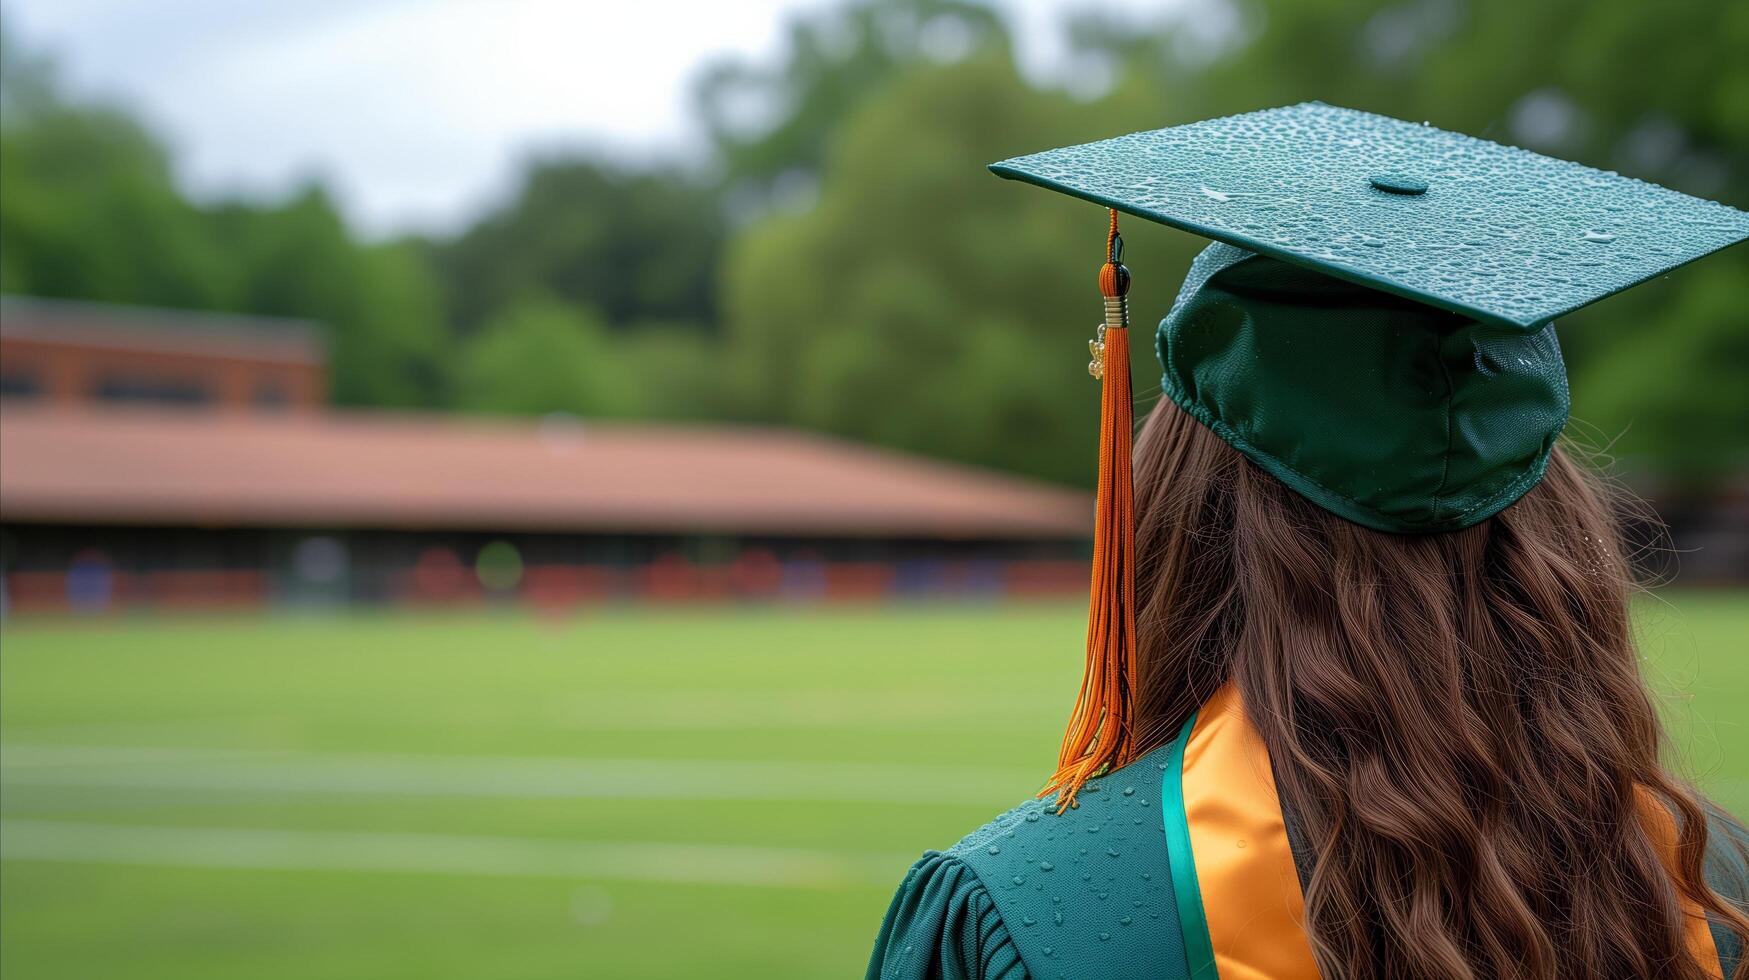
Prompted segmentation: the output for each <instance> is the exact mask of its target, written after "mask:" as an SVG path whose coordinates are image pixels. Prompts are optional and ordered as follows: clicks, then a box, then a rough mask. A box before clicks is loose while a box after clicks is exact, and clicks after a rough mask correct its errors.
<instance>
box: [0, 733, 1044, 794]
mask: <svg viewBox="0 0 1749 980" xmlns="http://www.w3.org/2000/svg"><path fill="white" fill-rule="evenodd" d="M154 753H156V754H154ZM1042 771H1043V770H1042V769H1041V770H1040V771H1038V772H1033V771H1027V770H1019V769H993V768H978V767H969V766H950V765H882V764H873V763H849V762H846V763H832V762H790V761H748V760H707V759H588V758H583V759H568V758H551V757H539V756H425V755H399V754H386V753H310V754H286V753H271V752H263V753H259V754H256V755H252V756H251V755H243V756H236V755H233V754H230V753H227V752H225V751H224V750H211V751H203V750H201V749H196V748H186V749H171V748H161V749H152V750H142V749H130V748H125V747H123V748H120V749H118V750H117V755H116V756H114V757H112V758H108V759H105V758H104V757H103V756H102V755H101V753H100V750H98V749H96V748H81V747H75V746H45V745H8V746H6V748H5V750H4V751H3V752H0V786H3V787H5V788H7V789H29V788H48V789H52V788H69V789H92V790H113V791H154V790H165V791H175V792H190V791H195V792H209V793H225V794H297V793H308V794H340V795H362V796H450V797H491V798H514V799H645V800H753V801H828V802H849V803H885V804H895V805H940V804H948V805H975V806H984V807H1002V806H1008V805H1011V804H1013V803H1014V802H1015V801H1017V800H1019V799H1022V798H1024V797H1025V796H1027V795H1028V794H1030V793H1031V792H1033V791H1035V790H1036V789H1037V787H1038V785H1039V782H1040V779H1041V778H1042V777H1041V773H1042Z"/></svg>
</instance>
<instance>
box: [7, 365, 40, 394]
mask: <svg viewBox="0 0 1749 980" xmlns="http://www.w3.org/2000/svg"><path fill="white" fill-rule="evenodd" d="M42 393H43V379H42V376H41V375H39V374H37V373H36V372H35V371H21V370H17V369H13V370H10V371H0V398H38V397H41V395H42Z"/></svg>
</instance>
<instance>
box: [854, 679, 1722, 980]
mask: <svg viewBox="0 0 1749 980" xmlns="http://www.w3.org/2000/svg"><path fill="white" fill-rule="evenodd" d="M1211 704H1212V702H1211ZM1203 714H1204V715H1205V716H1206V715H1207V714H1208V708H1207V707H1206V706H1205V709H1204V712H1203ZM1195 724H1196V719H1194V718H1193V719H1192V720H1191V723H1189V724H1186V726H1185V730H1184V732H1182V733H1180V736H1179V738H1178V739H1177V740H1176V741H1175V742H1174V743H1173V744H1171V745H1167V746H1163V747H1161V748H1159V749H1156V750H1154V751H1153V752H1150V753H1148V754H1147V755H1145V756H1143V757H1142V758H1141V759H1139V760H1137V761H1136V762H1134V763H1132V764H1131V765H1129V766H1126V767H1124V768H1123V769H1120V770H1118V771H1116V772H1113V773H1111V774H1109V775H1106V776H1104V777H1102V778H1100V779H1096V780H1093V781H1090V782H1089V783H1088V784H1087V785H1086V786H1085V787H1084V788H1083V789H1082V791H1081V794H1080V797H1079V799H1080V806H1079V807H1077V808H1075V809H1072V810H1067V811H1065V812H1063V813H1061V814H1058V813H1056V812H1055V806H1054V804H1053V802H1052V801H1051V800H1050V799H1043V800H1028V801H1027V802H1025V803H1022V804H1020V805H1019V806H1017V807H1015V808H1014V809H1012V810H1009V811H1008V812H1007V813H1004V814H1002V815H1001V816H999V817H997V818H996V819H995V820H993V821H991V822H990V823H988V824H986V825H985V826H984V827H982V828H980V829H979V830H977V831H975V832H974V833H972V834H970V835H968V836H967V837H965V838H964V839H963V840H961V841H960V842H959V843H957V844H955V845H954V846H953V847H951V848H949V849H948V850H947V851H945V852H933V851H932V852H930V853H928V854H925V855H924V856H923V858H922V859H921V860H919V861H918V862H917V863H916V864H915V865H913V866H912V868H911V870H910V872H909V873H908V874H907V875H906V876H905V879H904V881H903V883H902V884H901V885H900V886H899V889H898V892H897V894H896V895H895V896H894V897H893V901H892V904H891V906H890V907H889V908H888V910H887V914H886V918H885V920H884V921H883V922H882V923H881V930H880V935H879V937H878V938H877V939H876V941H875V947H874V953H873V956H872V958H871V959H870V961H869V966H868V973H867V980H1131V978H1134V980H1144V978H1145V980H1191V978H1195V980H1216V978H1218V980H1252V978H1271V980H1273V978H1276V977H1286V976H1308V975H1309V976H1315V975H1316V973H1315V968H1314V967H1312V966H1311V964H1310V958H1309V952H1306V951H1305V949H1304V947H1303V944H1304V937H1303V934H1300V935H1298V936H1297V937H1293V939H1292V941H1291V942H1290V941H1284V937H1283V935H1282V934H1281V933H1280V932H1279V931H1277V932H1275V933H1274V934H1273V935H1272V934H1271V932H1270V929H1271V926H1270V925H1269V920H1270V915H1271V914H1272V911H1278V910H1272V909H1271V906H1276V905H1283V906H1284V907H1286V908H1287V910H1288V913H1289V914H1292V913H1295V912H1297V911H1298V909H1299V906H1298V904H1297V903H1298V901H1299V888H1300V887H1302V884H1303V881H1304V878H1305V876H1306V875H1307V874H1308V873H1309V871H1310V864H1311V857H1310V854H1309V852H1308V851H1307V849H1306V847H1305V846H1304V842H1303V839H1302V838H1301V837H1300V836H1299V834H1298V830H1297V827H1296V826H1295V825H1294V821H1293V819H1292V817H1291V815H1283V816H1281V817H1280V827H1281V829H1282V830H1283V831H1284V832H1285V835H1284V836H1283V837H1282V838H1280V839H1279V840H1277V841H1276V843H1275V844H1274V845H1273V846H1274V847H1275V848H1276V852H1277V853H1276V856H1271V846H1272V845H1271V844H1270V842H1269V841H1268V840H1266V839H1264V838H1265V836H1266V835H1265V834H1264V833H1263V832H1261V831H1257V830H1256V828H1254V827H1253V828H1251V829H1250V830H1249V831H1248V832H1247V836H1248V837H1249V838H1250V840H1249V843H1250V844H1251V845H1252V846H1251V848H1250V850H1249V851H1247V850H1245V848H1246V846H1247V841H1245V840H1240V841H1238V842H1236V846H1233V845H1234V844H1235V842H1234V841H1233V840H1232V839H1231V838H1230V837H1229V838H1221V839H1220V840H1219V841H1217V843H1218V844H1220V845H1225V847H1224V848H1223V849H1221V850H1215V851H1212V850H1211V848H1210V846H1209V844H1208V843H1207V842H1206V841H1197V840H1194V839H1193V837H1194V834H1190V833H1187V824H1194V823H1195V822H1196V821H1197V820H1198V819H1204V820H1205V821H1219V820H1221V819H1225V817H1224V816H1223V815H1222V814H1219V813H1216V814H1213V815H1212V816H1211V815H1210V811H1209V810H1208V806H1209V802H1208V801H1209V799H1211V798H1216V797H1218V798H1219V799H1216V804H1217V805H1224V803H1225V802H1226V795H1227V787H1226V786H1225V785H1223V786H1221V787H1219V791H1218V792H1216V793H1214V794H1212V796H1210V795H1209V794H1204V797H1203V798H1199V797H1198V792H1199V791H1198V790H1197V789H1196V788H1195V785H1194V784H1195V781H1196V779H1197V776H1196V771H1195V770H1196V767H1197V765H1198V763H1199V759H1200V760H1201V765H1202V766H1203V768H1204V769H1211V768H1214V767H1216V766H1217V765H1224V766H1225V768H1227V769H1228V770H1231V769H1233V768H1235V767H1234V766H1232V765H1231V758H1230V757H1229V758H1228V759H1225V760H1223V759H1222V758H1220V757H1219V756H1217V755H1213V754H1211V753H1209V752H1207V751H1206V750H1205V751H1203V752H1201V753H1200V754H1199V752H1198V749H1197V747H1196V745H1195V743H1193V742H1190V737H1191V732H1192V730H1193V727H1194V726H1195ZM1247 727H1248V726H1247ZM1235 737H1236V736H1235ZM1253 737H1254V736H1253ZM1187 743H1190V751H1189V753H1188V756H1189V762H1188V763H1187V762H1186V758H1187V752H1186V746H1187ZM1187 765H1188V767H1189V774H1188V776H1187ZM1229 776H1230V773H1229V774H1221V775H1220V777H1219V778H1220V779H1223V780H1226V779H1228V778H1229ZM1267 779H1268V781H1269V785H1270V794H1271V796H1270V798H1271V799H1272V800H1273V776H1268V777H1267ZM1187 811H1188V812H1189V813H1190V816H1189V818H1188V819H1187V816H1186V814H1187ZM1276 812H1277V813H1278V814H1279V813H1280V810H1279V804H1277V810H1276ZM1199 815H1200V816H1199ZM1741 835H1742V830H1741V828H1740V826H1739V825H1737V824H1736V823H1735V822H1734V821H1732V820H1730V819H1728V818H1726V817H1724V816H1723V815H1722V814H1721V815H1719V816H1718V818H1717V819H1715V820H1713V821H1712V837H1711V840H1712V842H1713V846H1712V847H1711V848H1710V850H1709V858H1708V862H1707V871H1708V879H1709V881H1710V882H1711V883H1712V886H1713V888H1714V889H1715V890H1717V891H1718V892H1719V893H1720V894H1722V895H1725V896H1726V897H1727V898H1729V899H1731V900H1732V901H1735V902H1738V903H1739V904H1742V905H1744V906H1745V908H1749V869H1746V868H1745V866H1744V864H1743V862H1742V861H1741V859H1740V857H1739V856H1738V852H1737V850H1736V849H1735V848H1734V847H1732V846H1731V845H1730V840H1731V838H1733V837H1736V838H1737V839H1739V840H1741V839H1742V837H1741ZM1290 851H1291V854H1290V853H1289V852H1290ZM1253 855H1255V857H1253ZM1284 856H1285V857H1284ZM1274 860H1284V861H1285V862H1286V863H1287V865H1288V868H1289V870H1288V872H1287V874H1288V876H1289V878H1291V879H1292V880H1291V882H1290V883H1289V884H1288V885H1287V886H1286V887H1287V888H1288V889H1290V890H1291V891H1292V894H1291V895H1288V896H1286V901H1285V902H1284V901H1282V897H1281V896H1278V895H1270V894H1267V893H1268V892H1270V891H1272V890H1274V887H1273V885H1272V884H1271V883H1272V882H1275V881H1276V880H1277V879H1276V878H1273V877H1269V876H1268V875H1265V876H1264V877H1261V878H1260V877H1258V876H1257V871H1258V868H1257V865H1258V864H1259V863H1261V862H1269V861H1274ZM1247 876H1249V877H1247ZM1237 880H1243V888H1250V889H1252V890H1253V891H1254V892H1256V893H1257V894H1258V897H1259V901H1257V902H1256V903H1255V910H1253V909H1252V908H1243V907H1236V906H1235V905H1234V898H1235V895H1234V894H1231V892H1232V889H1231V888H1228V891H1229V894H1228V895H1226V896H1222V895H1220V894H1219V892H1220V891H1221V889H1222V887H1223V885H1231V884H1232V883H1233V882H1234V881H1237ZM1259 882H1261V883H1262V885H1261V887H1260V886H1259V884H1258V883H1259ZM1244 894H1245V893H1244V891H1243V890H1241V891H1240V892H1239V893H1238V895H1237V897H1238V898H1239V899H1240V900H1241V901H1243V898H1244ZM1222 903H1224V906H1223V904H1222ZM1223 908H1224V909H1225V911H1223ZM1236 908H1237V913H1238V914H1237V915H1235V914H1233V913H1234V912H1235V909H1236ZM1223 917H1224V918H1225V919H1226V920H1227V921H1226V922H1225V923H1224V924H1223V923H1221V922H1219V921H1217V920H1219V919H1221V918H1223ZM1276 918H1277V919H1278V920H1279V919H1280V918H1281V915H1280V914H1276ZM1710 926H1711V927H1710V929H1708V930H1703V933H1706V935H1704V936H1703V938H1704V940H1705V944H1704V946H1703V945H1698V944H1697V943H1696V942H1694V941H1692V940H1693V937H1692V936H1691V948H1695V949H1697V950H1698V949H1702V948H1705V947H1709V946H1710V947H1711V948H1708V949H1706V955H1707V957H1708V959H1711V958H1712V957H1714V956H1716V958H1717V960H1718V963H1719V968H1720V970H1721V975H1722V976H1725V977H1729V976H1730V975H1731V971H1732V970H1733V969H1735V967H1736V963H1737V959H1738V956H1739V955H1740V953H1741V951H1740V950H1739V949H1738V948H1737V944H1736V941H1735V939H1734V937H1733V936H1731V934H1729V933H1728V932H1726V931H1725V930H1724V929H1723V928H1722V927H1720V926H1719V925H1718V924H1717V923H1712V924H1710ZM1293 928H1295V929H1297V928H1298V924H1297V921H1296V922H1295V924H1294V926H1293ZM1296 946H1298V947H1300V948H1297V949H1296V948H1292V947H1296ZM1697 955H1700V954H1699V953H1697ZM1308 970H1310V971H1311V972H1310V973H1308V972H1306V971H1308Z"/></svg>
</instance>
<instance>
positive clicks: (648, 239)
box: [433, 159, 725, 332]
mask: <svg viewBox="0 0 1749 980" xmlns="http://www.w3.org/2000/svg"><path fill="white" fill-rule="evenodd" d="M724 235H725V229H724V220H723V212H722V208H721V206H720V203H719V201H718V198H717V197H716V195H715V194H714V193H713V192H712V190H711V189H710V188H709V187H707V186H706V185H704V184H703V183H701V182H700V181H699V180H697V179H695V178H692V177H690V176H688V175H686V174H684V173H682V172H680V171H677V170H671V169H652V170H644V171H638V170H630V169H625V168H622V167H617V166H613V165H610V164H607V163H603V162H600V161H596V160H589V159H547V160H541V161H537V162H535V163H533V164H531V165H530V166H529V167H528V169H527V170H526V171H525V173H524V175H523V178H522V183H521V185H520V187H519V188H518V190H517V192H516V194H515V196H514V197H513V198H512V199H511V200H510V202H509V203H508V204H506V205H505V206H504V207H502V208H499V209H496V210H493V211H491V212H489V213H487V214H486V215H484V216H483V217H481V218H480V219H479V220H478V221H477V222H476V223H475V224H474V225H473V227H471V228H469V229H468V230H467V231H466V232H464V233H463V234H461V235H460V236H458V237H457V238H455V239H453V240H451V241H447V242H441V243H438V244H436V245H435V246H433V255H434V256H435V259H436V265H437V269H438V271H439V274H440V275H441V277H442V279H443V282H444V284H445V288H446V290H447V292H448V295H449V306H450V310H451V314H452V316H453V317H454V320H455V323H456V325H457V326H458V327H459V328H461V329H462V330H463V332H468V331H471V330H473V329H474V328H475V327H477V326H479V325H480V324H481V323H483V322H484V321H485V320H487V319H488V318H490V317H492V316H493V315H495V314H496V313H497V312H498V311H500V310H502V309H504V308H506V307H507V306H510V305H513V304H515V303H517V302H520V301H521V300H522V299H523V298H525V297H527V296H530V295H532V294H535V293H541V294H544V295H546V296H548V297H550V298H551V299H553V300H556V301H559V302H565V303H574V304H578V305H582V306H589V307H592V308H594V309H595V310H597V311H599V312H600V314H601V315H602V316H603V317H604V318H605V319H606V321H607V323H608V324H609V325H610V326H613V327H616V328H617V327H620V326H624V325H626V324H629V323H631V322H632V321H633V320H639V319H647V318H655V319H661V320H665V321H668V322H670V323H688V324H691V327H692V329H694V330H709V329H710V328H711V327H712V326H713V325H714V323H715V321H716V290H717V284H716V271H717V266H718V263H719V261H720V259H721V252H722V243H723V238H724Z"/></svg>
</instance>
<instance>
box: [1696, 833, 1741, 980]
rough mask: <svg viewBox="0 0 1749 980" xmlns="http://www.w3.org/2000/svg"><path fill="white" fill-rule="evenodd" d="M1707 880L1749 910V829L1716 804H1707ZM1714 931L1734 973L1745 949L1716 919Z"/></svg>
mask: <svg viewBox="0 0 1749 980" xmlns="http://www.w3.org/2000/svg"><path fill="white" fill-rule="evenodd" d="M1706 883H1707V885H1708V887H1710V888H1712V890H1713V891H1714V892H1716V893H1718V896H1719V897H1720V898H1723V899H1724V900H1725V901H1727V902H1730V903H1732V904H1733V905H1736V906H1737V907H1738V908H1740V909H1742V910H1743V911H1744V913H1745V914H1749V830H1746V829H1744V826H1743V823H1742V821H1740V820H1738V819H1737V818H1736V817H1733V816H1732V815H1730V814H1729V813H1726V812H1725V811H1724V810H1721V809H1719V808H1718V807H1716V806H1708V808H1707V853H1706ZM1712 933H1713V945H1714V946H1716V947H1717V948H1718V951H1719V960H1720V962H1721V964H1722V966H1723V968H1724V970H1725V975H1726V976H1730V975H1731V971H1732V970H1734V969H1735V968H1736V965H1737V962H1738V960H1740V959H1741V958H1742V955H1743V950H1742V948H1741V947H1740V944H1739V943H1738V940H1737V937H1736V935H1735V934H1734V933H1732V932H1731V931H1730V930H1729V929H1726V928H1725V927H1724V925H1723V924H1722V923H1720V922H1718V921H1716V920H1715V921H1713V922H1712Z"/></svg>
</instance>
